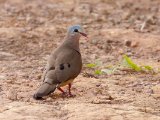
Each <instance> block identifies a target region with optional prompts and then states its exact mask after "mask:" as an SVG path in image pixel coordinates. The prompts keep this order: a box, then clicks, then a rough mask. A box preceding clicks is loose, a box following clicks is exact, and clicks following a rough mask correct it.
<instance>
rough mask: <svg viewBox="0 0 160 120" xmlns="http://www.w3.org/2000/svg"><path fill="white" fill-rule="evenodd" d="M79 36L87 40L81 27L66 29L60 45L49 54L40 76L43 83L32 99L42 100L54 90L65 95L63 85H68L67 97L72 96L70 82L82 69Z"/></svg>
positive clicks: (74, 26) (75, 26)
mask: <svg viewBox="0 0 160 120" xmlns="http://www.w3.org/2000/svg"><path fill="white" fill-rule="evenodd" d="M81 36H84V37H85V38H86V39H87V38H88V37H87V34H86V33H85V32H84V30H83V28H82V27H81V25H73V26H70V27H69V28H68V31H67V34H66V36H65V38H64V41H63V42H62V44H61V45H60V46H59V47H57V48H56V49H55V50H54V51H53V52H51V54H50V57H49V59H48V62H47V65H46V67H45V71H44V73H43V76H42V80H43V82H42V84H41V85H40V87H39V88H38V90H37V91H36V92H35V94H34V95H33V98H34V99H36V100H40V99H43V97H44V96H47V95H49V94H51V93H53V92H54V91H55V90H56V89H58V90H60V91H61V92H62V93H63V94H66V92H64V90H63V89H62V88H61V87H63V86H65V85H68V93H67V96H73V95H72V93H71V86H72V82H73V80H74V79H75V78H76V77H77V76H78V75H79V74H80V72H81V69H82V57H81V53H80V47H79V40H80V38H81Z"/></svg>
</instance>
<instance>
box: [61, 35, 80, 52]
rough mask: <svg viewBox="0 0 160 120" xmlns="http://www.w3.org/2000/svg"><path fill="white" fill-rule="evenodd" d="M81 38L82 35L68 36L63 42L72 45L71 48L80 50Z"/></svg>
mask: <svg viewBox="0 0 160 120" xmlns="http://www.w3.org/2000/svg"><path fill="white" fill-rule="evenodd" d="M79 39H80V36H67V37H66V39H65V41H64V43H63V44H65V45H66V46H68V47H70V48H71V49H74V50H76V51H78V52H80V48H79Z"/></svg>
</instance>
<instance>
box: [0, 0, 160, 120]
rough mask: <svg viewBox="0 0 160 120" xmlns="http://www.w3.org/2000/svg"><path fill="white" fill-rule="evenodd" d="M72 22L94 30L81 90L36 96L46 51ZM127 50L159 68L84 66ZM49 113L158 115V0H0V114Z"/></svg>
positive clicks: (112, 60)
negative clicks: (97, 71) (110, 69)
mask: <svg viewBox="0 0 160 120" xmlns="http://www.w3.org/2000/svg"><path fill="white" fill-rule="evenodd" d="M74 24H81V25H82V26H83V27H84V29H85V31H86V33H87V34H88V35H89V40H88V41H86V40H85V39H81V40H80V47H81V53H82V57H83V64H84V66H83V70H82V72H81V74H80V75H79V76H78V77H77V78H76V80H75V81H74V83H73V87H72V92H73V93H74V94H76V97H73V98H64V97H62V96H61V93H60V92H59V91H55V93H54V94H52V95H50V96H48V97H46V98H45V99H44V100H41V101H36V100H34V99H33V98H32V96H33V94H34V92H35V90H36V89H37V88H38V86H39V85H40V84H41V82H42V80H41V75H42V72H43V69H44V66H45V64H46V60H47V58H48V56H49V54H50V53H51V51H52V50H54V49H55V48H56V47H57V46H58V45H59V44H60V43H61V42H62V41H63V38H64V36H65V34H66V30H67V27H69V26H70V25H74ZM124 54H126V55H128V56H130V57H131V58H132V59H133V60H134V62H136V63H137V64H139V65H150V66H152V67H153V68H154V69H155V70H157V72H156V73H154V74H153V73H150V72H147V73H145V72H134V71H128V70H124V69H122V70H119V72H117V73H114V74H111V75H106V74H102V75H95V74H94V72H93V71H94V69H91V68H87V67H86V66H85V65H86V64H88V63H94V62H95V61H96V60H98V61H100V62H101V63H102V64H101V68H105V66H108V65H115V64H118V63H119V61H121V59H122V56H123V55H124ZM64 89H67V88H66V87H65V88H64ZM46 119H47V120H160V1H159V0H134V2H133V0H95V1H92V0H87V1H80V0H70V1H69V0H68V1H65V0H0V120H46Z"/></svg>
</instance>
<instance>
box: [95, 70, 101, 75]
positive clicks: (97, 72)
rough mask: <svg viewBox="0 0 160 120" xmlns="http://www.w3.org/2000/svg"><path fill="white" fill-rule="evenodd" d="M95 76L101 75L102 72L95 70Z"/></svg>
mask: <svg viewBox="0 0 160 120" xmlns="http://www.w3.org/2000/svg"><path fill="white" fill-rule="evenodd" d="M94 73H95V74H96V75H101V74H102V71H101V70H95V72H94Z"/></svg>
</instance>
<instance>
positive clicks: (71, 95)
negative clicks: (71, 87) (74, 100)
mask: <svg viewBox="0 0 160 120" xmlns="http://www.w3.org/2000/svg"><path fill="white" fill-rule="evenodd" d="M67 97H76V95H74V94H72V93H68V94H67Z"/></svg>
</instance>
